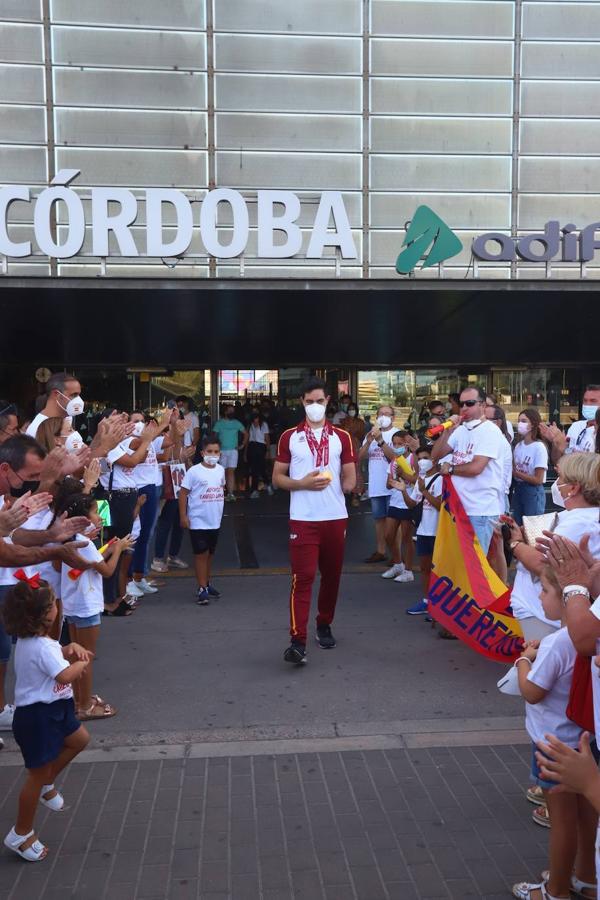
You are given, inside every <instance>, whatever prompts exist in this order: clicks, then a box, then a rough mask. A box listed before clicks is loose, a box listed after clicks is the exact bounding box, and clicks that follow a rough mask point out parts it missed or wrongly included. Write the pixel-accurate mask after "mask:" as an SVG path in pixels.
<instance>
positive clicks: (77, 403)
mask: <svg viewBox="0 0 600 900" xmlns="http://www.w3.org/2000/svg"><path fill="white" fill-rule="evenodd" d="M59 393H60V392H59ZM60 396H61V397H64V398H65V400H67V405H66V406H63V405H62V404H61V403H59V406H60V407H61V409H64V411H65V412H66V414H67V415H68V416H71V418H72V417H73V416H80V415H81V413H82V412H83V400H82V399H81V397H80V396H77V397H71V399H70V400H69V399H68V397H67V396H66V395H65V394H63V393H60Z"/></svg>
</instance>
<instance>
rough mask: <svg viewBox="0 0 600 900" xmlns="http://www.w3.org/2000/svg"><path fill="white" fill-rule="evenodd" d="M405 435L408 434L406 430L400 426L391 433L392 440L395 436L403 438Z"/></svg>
mask: <svg viewBox="0 0 600 900" xmlns="http://www.w3.org/2000/svg"><path fill="white" fill-rule="evenodd" d="M407 435H408V431H405V430H404V428H401V429H400V430H399V431H395V432H394V433H393V435H392V440H394V438H395V437H399V438H403V439H404V438H405V437H407Z"/></svg>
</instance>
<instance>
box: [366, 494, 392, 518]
mask: <svg viewBox="0 0 600 900" xmlns="http://www.w3.org/2000/svg"><path fill="white" fill-rule="evenodd" d="M369 499H370V501H371V514H372V516H373V518H374V519H385V518H386V517H387V514H388V508H389V505H390V495H389V494H386V495H385V496H384V497H370V498H369Z"/></svg>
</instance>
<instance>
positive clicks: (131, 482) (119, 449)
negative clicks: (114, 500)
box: [100, 437, 137, 491]
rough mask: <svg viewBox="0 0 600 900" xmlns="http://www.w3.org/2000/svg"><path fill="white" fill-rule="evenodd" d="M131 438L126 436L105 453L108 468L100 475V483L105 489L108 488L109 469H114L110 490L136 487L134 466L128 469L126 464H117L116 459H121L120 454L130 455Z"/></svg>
mask: <svg viewBox="0 0 600 900" xmlns="http://www.w3.org/2000/svg"><path fill="white" fill-rule="evenodd" d="M132 440H133V438H132V437H128V438H125V440H124V441H121V443H120V444H117V446H116V447H113V449H112V450H109V452H108V453H107V455H106V460H107V462H108V464H109V468H108V471H107V472H104V473H103V474H102V475H101V476H100V484H101V485H102V487H103V488H104V489H105V490H108V488H109V484H110V473H111V469H112V470H114V475H113V480H112V490H114V491H120V490H123V488H135V487H137V485H136V482H135V478H134V475H133V473H134V470H135V468H136V467H135V466H133V467H132V468H130V469H128V468H127V467H126V466H119V465H117V462H116V461H117V460H118V459H121V457H122V456H131V455H132V454H133V452H134V451H133V450H132V449H131V447H130V444H131V442H132Z"/></svg>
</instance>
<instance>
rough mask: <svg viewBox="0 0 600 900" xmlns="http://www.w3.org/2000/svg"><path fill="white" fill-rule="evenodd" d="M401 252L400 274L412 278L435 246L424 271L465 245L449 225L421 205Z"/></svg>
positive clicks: (425, 263)
mask: <svg viewBox="0 0 600 900" xmlns="http://www.w3.org/2000/svg"><path fill="white" fill-rule="evenodd" d="M402 246H403V247H404V248H405V249H404V250H402V251H401V253H400V255H399V256H398V259H397V260H396V271H397V272H398V273H399V274H400V275H408V274H409V272H412V270H413V269H414V268H415V266H416V265H417V263H418V262H419V260H420V259H421V257H422V256H423V255H424V254H425V253H426V252H427V248H428V247H430V246H431V250H430V251H429V254H428V256H426V257H425V259H424V261H423V266H422V268H423V269H427V268H429V266H435V265H436V264H437V263H440V262H443V261H444V260H445V259H450V257H452V256H456V254H457V253H460V251H461V250H462V248H463V245H462V243H461V242H460V241H459V239H458V238H457V237H456V235H455V234H454V232H453V231H451V230H450V229H449V228H448V226H447V225H446V223H445V222H444V221H443V220H442V219H440V217H439V216H438V215H437V213H434V211H433V210H432V209H429V207H428V206H419V207H418V208H417V210H416V212H415V214H414V216H413V217H412V221H411V223H410V225H409V227H408V229H407V231H406V235H405V237H404V240H403V241H402Z"/></svg>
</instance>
